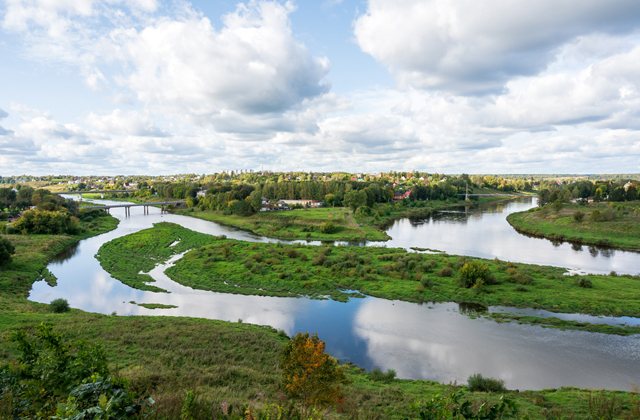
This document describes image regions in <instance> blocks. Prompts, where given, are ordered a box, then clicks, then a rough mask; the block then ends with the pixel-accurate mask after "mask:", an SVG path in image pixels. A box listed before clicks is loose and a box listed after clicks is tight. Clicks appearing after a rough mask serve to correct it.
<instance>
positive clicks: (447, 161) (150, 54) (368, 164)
mask: <svg viewBox="0 0 640 420" xmlns="http://www.w3.org/2000/svg"><path fill="white" fill-rule="evenodd" d="M639 31H640V3H638V2H637V1H631V0H611V1H609V2H602V1H596V0H583V1H573V0H571V1H569V0H554V1H551V0H540V1H537V2H527V1H524V0H513V1H511V2H508V3H505V2H503V1H499V0H474V1H472V0H455V1H454V0H395V1H393V0H356V1H349V0H342V1H339V0H325V1H324V2H322V1H313V2H312V1H296V2H294V1H249V2H232V1H218V2H211V1H209V2H206V1H202V2H185V1H167V2H164V1H160V0H3V1H2V2H1V3H0V174H3V175H9V174H22V173H27V174H49V173H56V174H57V173H76V174H114V173H141V174H144V173H146V174H162V173H165V174H166V173H185V172H195V173H212V172H217V171H221V170H226V169H258V168H260V167H264V168H268V169H271V170H307V171H311V170H314V171H332V170H350V171H387V170H411V169H418V170H423V171H430V172H440V173H442V172H446V173H461V172H466V173H621V172H626V173H638V172H640V165H639V164H638V158H639V157H640V137H639V134H640V123H639V121H640V119H639V117H640V89H639V88H640V71H638V70H640V69H639V68H638V67H639V66H640V37H639Z"/></svg>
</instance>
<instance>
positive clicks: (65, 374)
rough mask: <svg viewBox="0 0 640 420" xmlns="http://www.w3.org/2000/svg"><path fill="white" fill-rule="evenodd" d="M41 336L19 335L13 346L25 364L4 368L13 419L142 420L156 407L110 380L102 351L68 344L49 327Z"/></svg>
mask: <svg viewBox="0 0 640 420" xmlns="http://www.w3.org/2000/svg"><path fill="white" fill-rule="evenodd" d="M36 331H37V336H36V337H35V339H31V338H30V337H28V336H27V335H26V332H25V331H24V330H17V331H13V332H12V333H11V336H10V340H11V341H13V342H15V343H17V346H16V347H17V348H18V350H19V351H20V352H21V353H22V354H21V356H20V359H19V360H20V361H21V363H18V364H15V365H11V366H10V365H8V364H4V365H0V395H2V399H1V401H2V404H3V405H4V407H2V408H4V409H5V410H6V411H5V410H3V411H5V412H4V413H3V414H8V416H7V418H24V419H27V418H29V419H33V418H58V419H61V420H70V419H98V418H99V419H129V418H139V417H138V416H139V414H140V413H141V411H142V410H143V408H145V407H149V406H150V404H149V403H151V404H153V400H151V399H149V400H147V401H144V400H143V399H142V398H140V397H139V396H138V395H137V394H136V393H134V392H129V391H128V390H127V389H126V381H124V380H121V379H119V378H117V377H115V378H114V377H112V376H110V375H109V368H108V367H107V360H106V353H105V351H104V350H103V349H102V347H100V346H99V345H95V344H93V345H92V344H88V343H86V342H84V341H75V342H68V343H64V342H63V340H62V337H61V336H60V335H58V334H54V333H53V332H52V327H51V326H47V325H44V324H40V325H38V326H36ZM56 415H57V416H56ZM53 416H56V417H53ZM3 418H5V417H4V416H3Z"/></svg>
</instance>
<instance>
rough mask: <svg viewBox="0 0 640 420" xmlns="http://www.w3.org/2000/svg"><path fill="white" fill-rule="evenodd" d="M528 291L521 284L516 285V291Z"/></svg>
mask: <svg viewBox="0 0 640 420" xmlns="http://www.w3.org/2000/svg"><path fill="white" fill-rule="evenodd" d="M528 291H529V290H528V289H527V288H526V287H524V286H523V285H521V284H519V285H517V286H516V292H528Z"/></svg>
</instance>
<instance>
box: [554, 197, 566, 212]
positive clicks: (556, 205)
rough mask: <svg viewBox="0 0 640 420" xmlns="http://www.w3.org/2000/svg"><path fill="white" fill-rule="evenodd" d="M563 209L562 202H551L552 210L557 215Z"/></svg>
mask: <svg viewBox="0 0 640 420" xmlns="http://www.w3.org/2000/svg"><path fill="white" fill-rule="evenodd" d="M563 208H564V204H563V203H562V200H556V201H554V202H553V210H554V211H555V212H556V213H557V212H559V211H560V210H562V209H563Z"/></svg>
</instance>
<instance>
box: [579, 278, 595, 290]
mask: <svg viewBox="0 0 640 420" xmlns="http://www.w3.org/2000/svg"><path fill="white" fill-rule="evenodd" d="M574 283H575V284H576V286H579V287H584V288H585V289H591V288H592V287H593V283H592V282H591V280H590V279H587V278H581V279H579V280H578V279H576V280H574Z"/></svg>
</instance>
